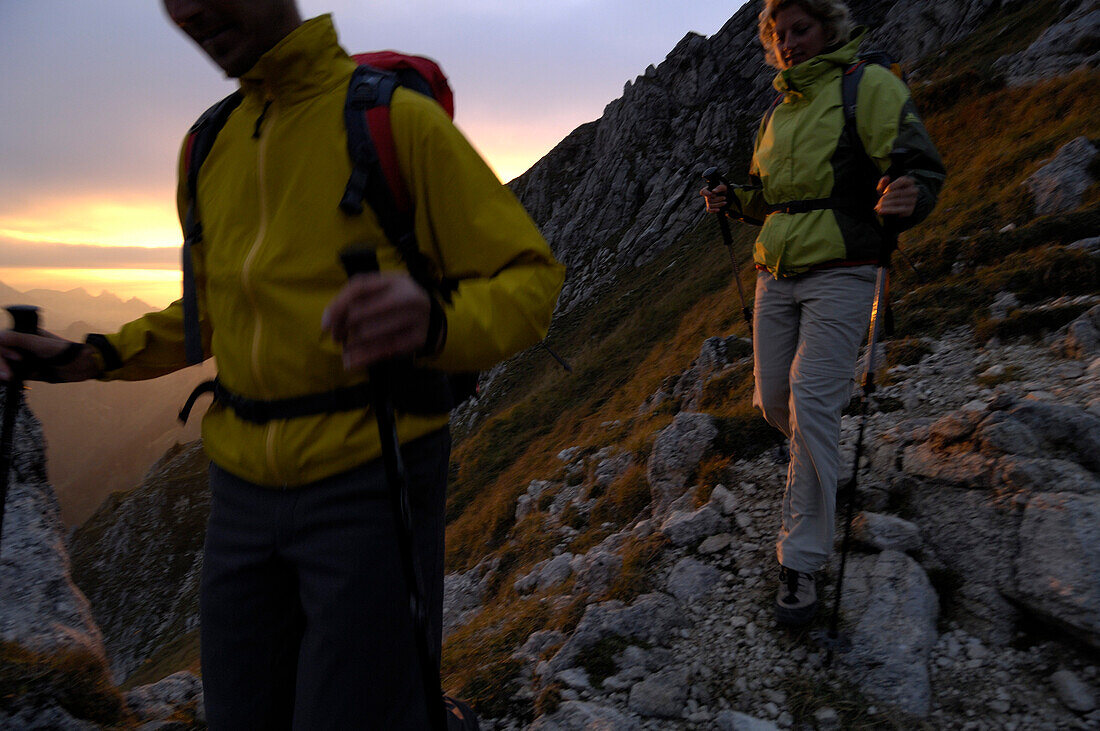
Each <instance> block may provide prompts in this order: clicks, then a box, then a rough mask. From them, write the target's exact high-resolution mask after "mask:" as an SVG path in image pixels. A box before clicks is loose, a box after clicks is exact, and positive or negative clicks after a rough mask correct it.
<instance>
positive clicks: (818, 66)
mask: <svg viewBox="0 0 1100 731" xmlns="http://www.w3.org/2000/svg"><path fill="white" fill-rule="evenodd" d="M866 35H867V28H865V27H863V26H860V27H859V28H856V31H855V33H854V34H853V35H852V39H851V40H850V41H848V42H847V43H846V44H844V45H843V46H841V47H840V48H835V49H833V50H831V51H826V52H824V53H820V54H818V55H816V56H814V57H813V58H811V59H809V60H806V61H803V62H802V63H800V64H797V65H795V66H792V67H790V68H789V69H784V70H783V71H780V72H779V73H778V74H776V77H775V80H774V81H773V82H772V86H774V87H775V89H776V91H779V92H782V93H784V94H793V95H796V96H802V95H809V96H813V94H814V93H815V92H816V90H817V87H818V85H819V82H820V81H821V80H822V79H824V78H826V77H828V76H830V72H832V71H834V70H835V69H837V68H838V67H839V68H841V69H843V68H844V67H846V66H848V65H849V64H851V63H852V62H854V61H855V60H856V57H857V55H858V54H859V46H860V44H861V43H863V39H864V38H865V37H866Z"/></svg>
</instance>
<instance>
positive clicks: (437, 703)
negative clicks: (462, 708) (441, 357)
mask: <svg viewBox="0 0 1100 731" xmlns="http://www.w3.org/2000/svg"><path fill="white" fill-rule="evenodd" d="M340 261H341V263H342V264H343V265H344V270H345V271H346V272H347V273H348V276H349V277H352V276H354V275H356V274H366V273H370V272H377V271H378V257H377V255H376V254H375V253H374V251H373V250H371V249H366V248H359V249H350V250H346V251H344V252H343V253H342V254H340ZM393 366H394V364H393V363H376V364H374V365H372V366H370V367H368V368H367V373H368V375H369V378H370V391H371V408H373V409H374V414H375V418H376V419H377V421H378V436H379V438H380V439H381V442H382V464H383V466H384V467H385V470H386V481H387V482H388V483H389V485H390V498H391V499H392V501H393V507H394V514H395V517H396V518H397V538H398V544H399V552H400V554H401V565H402V568H403V570H404V573H405V583H406V584H407V585H408V587H409V611H410V612H411V613H412V618H413V629H414V632H415V634H416V649H417V654H418V655H419V656H420V676H421V681H422V682H423V684H424V697H425V699H426V700H427V703H428V718H429V720H430V721H431V724H432V728H433V729H436V731H446V728H447V715H446V714H447V710H446V708H445V707H444V705H443V686H442V682H441V681H440V677H439V670H438V669H437V668H436V664H435V661H434V660H433V659H432V653H431V633H432V630H431V626H430V625H429V623H428V600H427V593H426V591H425V587H424V573H423V571H422V569H421V567H420V559H419V557H418V556H417V553H416V542H415V534H414V532H413V518H412V509H411V507H410V506H409V481H408V477H407V475H406V473H405V463H404V460H403V459H402V457H401V444H400V442H399V440H398V438H397V420H396V418H395V416H394V408H393V396H392V390H391V385H392V381H393V379H392V375H393Z"/></svg>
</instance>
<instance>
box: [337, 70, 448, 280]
mask: <svg viewBox="0 0 1100 731" xmlns="http://www.w3.org/2000/svg"><path fill="white" fill-rule="evenodd" d="M398 86H402V83H401V81H400V80H399V78H398V76H397V74H395V73H393V72H390V71H383V70H380V69H376V68H374V67H371V66H359V67H358V68H356V70H355V71H354V72H353V73H352V77H351V82H350V84H349V85H348V94H347V100H346V101H345V103H344V123H345V126H346V127H347V135H348V155H349V157H350V158H351V166H352V170H351V176H350V177H349V178H348V184H347V186H346V187H345V189H344V196H343V198H342V199H341V201H340V209H341V210H342V211H344V213H346V214H348V215H351V216H355V215H359V214H361V213H362V212H363V201H366V202H367V204H368V205H369V206H370V207H371V210H372V211H374V214H375V216H376V217H377V218H378V222H379V224H380V225H381V227H382V231H383V232H384V233H385V234H386V238H387V239H389V241H390V243H392V244H393V245H394V246H395V247H396V248H397V251H398V253H400V255H401V258H402V259H403V260H404V261H405V265H406V266H407V267H408V268H409V272H410V273H411V274H412V276H413V278H414V279H416V280H417V282H419V283H420V284H421V286H423V287H425V289H428V290H430V291H436V292H439V293H440V295H441V296H443V297H444V298H447V297H448V296H449V294H450V289H451V288H449V287H447V286H443V287H441V286H440V282H439V278H438V277H435V276H433V270H434V267H433V265H432V263H431V262H430V261H429V259H428V258H427V257H426V256H425V255H424V253H423V252H422V251H421V250H420V247H419V245H418V243H417V240H416V231H415V227H414V218H413V216H414V210H413V200H412V196H411V195H410V194H409V190H408V187H407V186H406V185H405V180H404V177H403V176H402V174H401V168H400V166H399V165H398V162H397V148H396V145H395V143H394V140H393V128H392V126H391V123H390V102H391V101H392V99H393V93H394V91H395V90H396V89H397V87H398Z"/></svg>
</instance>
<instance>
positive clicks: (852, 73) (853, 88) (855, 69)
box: [840, 58, 867, 138]
mask: <svg viewBox="0 0 1100 731" xmlns="http://www.w3.org/2000/svg"><path fill="white" fill-rule="evenodd" d="M866 68H867V60H866V59H864V58H859V59H857V60H856V62H855V63H853V64H849V66H848V67H847V68H846V69H844V74H843V76H841V78H840V100H841V103H842V104H843V105H844V124H846V125H851V126H852V127H853V128H854V126H855V123H856V100H857V97H858V96H859V82H860V81H861V80H862V79H863V72H864V70H865V69H866ZM856 137H857V138H858V137H859V135H856Z"/></svg>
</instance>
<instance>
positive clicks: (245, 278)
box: [241, 97, 285, 482]
mask: <svg viewBox="0 0 1100 731" xmlns="http://www.w3.org/2000/svg"><path fill="white" fill-rule="evenodd" d="M273 102H274V99H272V98H271V97H268V98H267V99H265V100H264V108H263V111H262V112H261V113H260V116H259V118H257V120H256V127H255V131H254V134H253V139H255V140H257V141H258V142H257V145H258V147H257V150H256V185H257V189H258V190H257V194H258V197H259V205H260V220H259V226H258V227H257V229H256V238H255V239H254V240H253V242H252V246H251V247H250V248H249V250H248V254H247V255H246V256H245V259H244V263H243V264H242V266H241V289H242V290H243V291H244V293H245V296H246V297H247V299H248V302H249V304H250V305H251V306H252V316H253V322H254V323H255V324H254V326H253V330H252V348H251V352H250V365H251V368H252V377H253V378H254V379H255V381H256V386H257V388H258V389H259V391H260V392H261V394H263V395H264V396H268V395H269V392H268V388H267V384H266V383H265V379H264V372H263V368H262V367H261V363H260V344H261V342H262V341H263V327H264V321H263V313H262V311H261V310H260V307H259V304H258V303H257V301H256V290H255V287H254V285H253V282H252V278H251V275H252V267H253V265H254V263H255V261H256V257H257V256H258V255H259V252H260V249H261V248H262V247H263V244H264V239H265V238H266V237H267V226H268V213H269V212H268V207H267V189H266V187H265V182H266V181H265V168H266V165H265V163H266V155H267V141H268V140H269V139H270V138H271V133H270V131H271V129H272V127H274V125H275V122H276V119H277V117H278V111H279V110H278V107H275V106H274V105H273ZM265 123H266V124H265ZM277 425H278V422H276V421H269V422H268V423H267V424H266V425H265V426H264V429H265V432H266V433H265V435H264V444H265V447H264V451H265V456H266V459H267V466H268V469H270V470H271V473H272V474H273V475H274V476H275V477H276V479H278V480H279V481H281V482H285V480H284V479H283V478H282V476H281V475H280V472H281V471H280V469H279V464H278V460H277V458H276V457H277V455H276V454H275V442H276V439H275V430H276V427H277Z"/></svg>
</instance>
